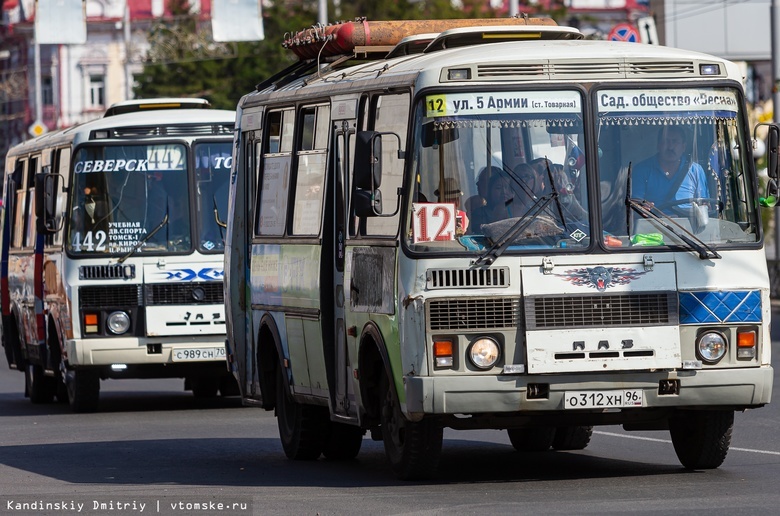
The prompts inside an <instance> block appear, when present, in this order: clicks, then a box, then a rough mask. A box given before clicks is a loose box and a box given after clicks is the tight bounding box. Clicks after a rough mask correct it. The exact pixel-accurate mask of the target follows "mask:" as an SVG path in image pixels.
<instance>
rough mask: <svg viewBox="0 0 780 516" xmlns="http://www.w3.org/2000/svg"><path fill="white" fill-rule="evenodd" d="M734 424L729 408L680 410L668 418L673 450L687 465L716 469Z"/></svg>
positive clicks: (726, 447)
mask: <svg viewBox="0 0 780 516" xmlns="http://www.w3.org/2000/svg"><path fill="white" fill-rule="evenodd" d="M733 427H734V412H733V411H731V410H706V411H705V410H701V411H698V410H689V411H680V412H679V413H678V414H676V415H674V416H673V417H672V418H671V419H670V420H669V433H670V434H671V437H672V444H673V445H674V451H675V452H676V453H677V458H678V459H679V460H680V463H682V465H683V466H684V467H685V468H686V469H715V468H717V467H718V466H720V465H721V464H723V461H724V460H726V454H727V453H728V451H729V446H730V445H731V431H732V429H733Z"/></svg>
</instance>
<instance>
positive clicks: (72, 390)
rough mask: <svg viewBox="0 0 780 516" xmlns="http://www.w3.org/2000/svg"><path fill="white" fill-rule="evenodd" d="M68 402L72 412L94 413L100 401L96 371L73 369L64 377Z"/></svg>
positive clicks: (98, 380)
mask: <svg viewBox="0 0 780 516" xmlns="http://www.w3.org/2000/svg"><path fill="white" fill-rule="evenodd" d="M65 385H66V386H67V389H68V402H69V403H70V408H71V410H73V412H77V413H84V412H95V411H97V409H98V402H99V400H100V376H99V375H98V373H97V371H90V370H88V369H73V370H70V371H68V372H67V374H66V375H65Z"/></svg>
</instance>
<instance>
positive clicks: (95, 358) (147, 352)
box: [66, 334, 227, 367]
mask: <svg viewBox="0 0 780 516" xmlns="http://www.w3.org/2000/svg"><path fill="white" fill-rule="evenodd" d="M224 347H225V335H224V334H222V335H202V336H187V337H156V338H152V337H149V338H146V337H144V338H137V337H127V338H121V337H118V338H107V339H74V340H69V341H67V343H66V352H67V358H68V363H69V365H70V366H72V367H86V366H110V365H111V364H127V365H138V366H144V365H160V364H177V365H186V364H203V363H209V362H211V363H222V364H225V363H226V362H225V358H220V359H217V360H213V359H204V360H192V361H185V362H175V361H174V360H173V351H174V350H176V349H201V350H202V349H208V348H224ZM225 367H227V366H225Z"/></svg>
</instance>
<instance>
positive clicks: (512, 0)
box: [509, 0, 520, 17]
mask: <svg viewBox="0 0 780 516" xmlns="http://www.w3.org/2000/svg"><path fill="white" fill-rule="evenodd" d="M518 14H520V0H509V16H512V17H514V16H517V15H518Z"/></svg>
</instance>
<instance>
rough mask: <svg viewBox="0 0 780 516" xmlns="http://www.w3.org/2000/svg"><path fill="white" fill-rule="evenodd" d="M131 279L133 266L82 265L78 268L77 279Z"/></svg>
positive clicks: (133, 276)
mask: <svg viewBox="0 0 780 516" xmlns="http://www.w3.org/2000/svg"><path fill="white" fill-rule="evenodd" d="M132 278H135V265H122V264H116V265H82V266H81V267H79V279H132Z"/></svg>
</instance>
